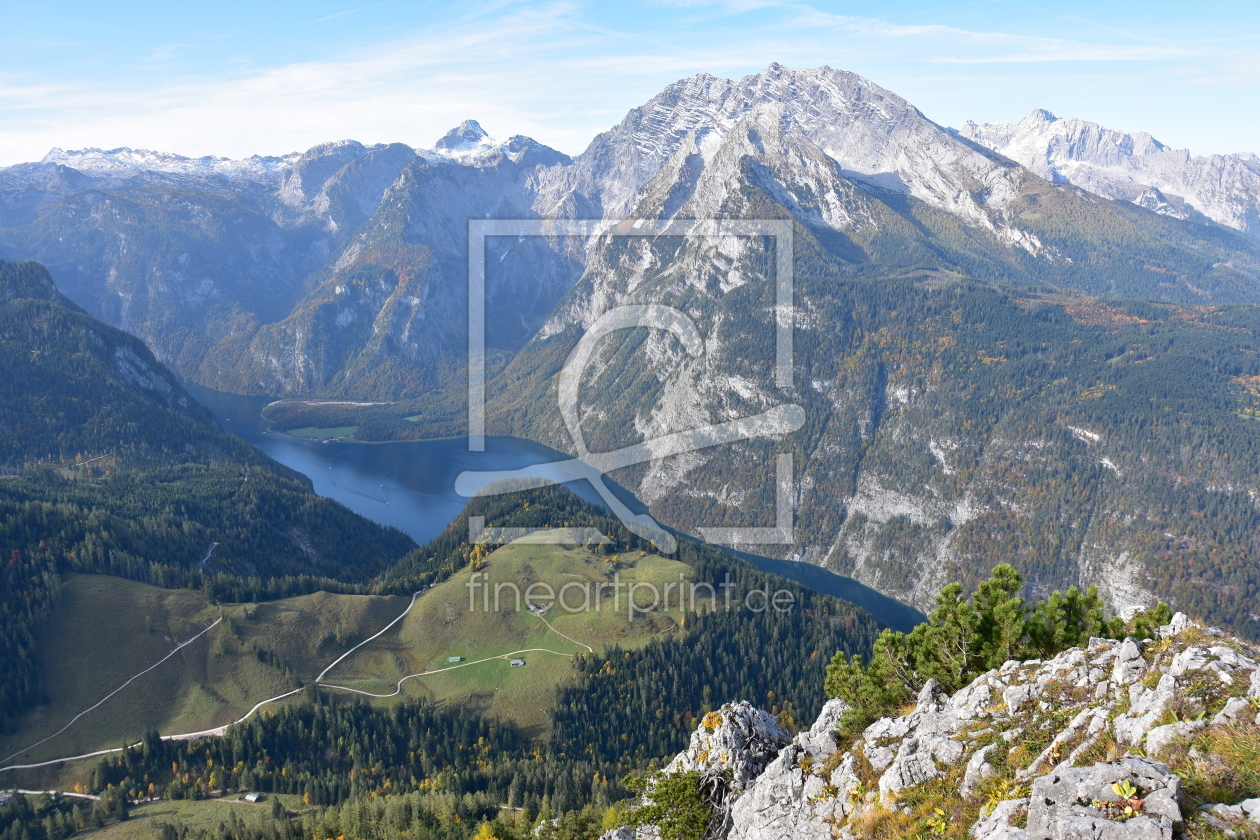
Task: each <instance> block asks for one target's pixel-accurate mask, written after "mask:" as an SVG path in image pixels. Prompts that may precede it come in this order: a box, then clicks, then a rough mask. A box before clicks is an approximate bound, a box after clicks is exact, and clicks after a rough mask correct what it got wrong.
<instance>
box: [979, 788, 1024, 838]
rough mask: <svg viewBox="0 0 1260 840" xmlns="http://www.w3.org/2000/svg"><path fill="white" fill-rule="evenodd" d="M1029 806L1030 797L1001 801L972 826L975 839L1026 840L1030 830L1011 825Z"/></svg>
mask: <svg viewBox="0 0 1260 840" xmlns="http://www.w3.org/2000/svg"><path fill="white" fill-rule="evenodd" d="M1027 808H1028V797H1024V798H1022V799H1008V800H1006V801H1005V802H999V803H998V804H997V807H995V808H994V809H993V811H992V812H991V813H989V814H988V815H987V816H984V817H981V818H980V819H979V820H977V821H976V824H975V825H973V826H972V827H971V836H972V837H974V838H975V840H1024V838H1026V837H1027V836H1028V832H1027V831H1025V830H1024V829H1022V828H1016V827H1015V826H1013V825H1011V820H1012V819H1014V818H1015V817H1017V816H1018V815H1019V814H1021V813H1023V812H1024V811H1025V810H1026V809H1027Z"/></svg>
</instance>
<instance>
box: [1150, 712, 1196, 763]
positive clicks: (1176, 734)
mask: <svg viewBox="0 0 1260 840" xmlns="http://www.w3.org/2000/svg"><path fill="white" fill-rule="evenodd" d="M1205 728H1207V723H1205V722H1204V721H1201V720H1183V721H1181V722H1180V723H1170V724H1168V725H1166V726H1157V727H1155V728H1154V729H1152V730H1151V731H1149V732H1147V733H1146V754H1147V755H1149V756H1152V757H1157V756H1158V755H1159V754H1160V753H1162V752H1163V751H1164V750H1166V749H1168V747H1169V746H1170V745H1171V744H1173V743H1175V742H1176V741H1182V740H1185V739H1187V738H1189V737H1190V736H1192V735H1194V733H1196V732H1198V731H1199V730H1200V729H1205Z"/></svg>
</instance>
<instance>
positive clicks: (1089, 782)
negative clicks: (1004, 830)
mask: <svg viewBox="0 0 1260 840" xmlns="http://www.w3.org/2000/svg"><path fill="white" fill-rule="evenodd" d="M1126 781H1127V782H1129V783H1130V784H1132V785H1133V786H1134V787H1136V788H1137V790H1138V796H1139V797H1141V798H1142V799H1143V800H1144V806H1145V807H1143V808H1142V810H1141V813H1140V814H1139V815H1138V816H1136V817H1133V818H1131V819H1128V820H1124V821H1118V820H1113V819H1110V818H1109V817H1108V814H1107V813H1106V812H1105V811H1104V810H1103V809H1101V808H1098V807H1095V806H1094V804H1093V803H1095V802H1113V801H1116V800H1118V799H1119V797H1118V796H1117V795H1116V792H1115V790H1114V789H1113V788H1112V785H1114V784H1117V783H1120V782H1126ZM1180 801H1181V779H1180V778H1178V777H1177V776H1175V775H1173V774H1171V773H1169V772H1168V767H1167V765H1164V764H1160V763H1159V762H1157V761H1153V760H1151V759H1147V758H1124V759H1121V760H1119V761H1114V762H1110V763H1106V764H1095V765H1093V766H1092V767H1079V768H1073V769H1070V770H1065V771H1063V772H1060V773H1050V774H1047V775H1045V776H1042V777H1041V778H1039V779H1037V780H1036V781H1034V782H1033V786H1032V793H1031V795H1030V797H1029V808H1028V834H1027V837H1028V840H1076V839H1077V838H1080V839H1081V840H1084V838H1092V840H1172V836H1173V835H1172V830H1173V824H1174V823H1176V822H1180V821H1181V809H1180Z"/></svg>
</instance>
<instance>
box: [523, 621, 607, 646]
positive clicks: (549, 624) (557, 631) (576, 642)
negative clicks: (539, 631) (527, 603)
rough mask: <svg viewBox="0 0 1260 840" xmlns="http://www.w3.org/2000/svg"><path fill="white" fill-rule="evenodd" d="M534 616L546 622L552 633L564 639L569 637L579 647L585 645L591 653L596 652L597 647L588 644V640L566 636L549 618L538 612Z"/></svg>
mask: <svg viewBox="0 0 1260 840" xmlns="http://www.w3.org/2000/svg"><path fill="white" fill-rule="evenodd" d="M534 618H537V619H538V620H539V621H541V622H542V623H543V624H546V625H547V629H548V630H550V631H551V632H552V633H555V634H556V635H557V636H559V637H560V638H562V639H568V640H569V641H570V642H573V644H575V645H578V646H579V647H584V648H586V650H587V651H588V652H590V653H594V652H595V648H593V647H591V646H590V645H588V644H587V643H586V642H579V641H578V640H577V639H575V638H573V637H572V636H566V635H564V634H563V633H561V632H560V631H559V630H557V629H556V628H554V627H552V626H551V622H550V621H548V620H547V619H545V618H543V617H542V616H541V615H538V614H537V613H535V614H534Z"/></svg>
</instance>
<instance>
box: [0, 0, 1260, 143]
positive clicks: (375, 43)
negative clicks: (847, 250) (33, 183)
mask: <svg viewBox="0 0 1260 840" xmlns="http://www.w3.org/2000/svg"><path fill="white" fill-rule="evenodd" d="M771 61H779V62H781V63H783V64H786V65H787V66H789V67H814V66H818V65H821V64H827V65H830V66H832V67H837V68H843V69H846V70H852V71H854V72H856V73H860V74H861V75H863V76H866V77H867V78H869V79H871V80H872V81H874V82H876V83H877V84H880V85H882V86H884V87H886V88H889V89H891V90H893V91H895V92H897V93H899V94H901V95H902V96H904V97H905V98H906V99H908V100H910V101H911V102H912V103H914V104H915V105H917V106H918V107H919V109H920V110H922V111H923V112H924V113H925V114H927V115H928V116H929V117H931V118H932V119H934V120H936V121H937V122H940V123H943V124H946V125H960V124H961V123H963V122H964V121H966V120H967V119H973V120H976V121H977V122H1005V121H1012V120H1017V119H1019V118H1020V117H1022V116H1024V115H1026V114H1027V113H1028V112H1029V111H1031V110H1032V109H1033V108H1039V107H1040V108H1048V109H1049V110H1051V111H1053V112H1055V113H1056V114H1059V115H1060V116H1079V117H1084V118H1087V119H1091V120H1095V121H1098V122H1101V123H1103V124H1105V125H1108V126H1110V127H1114V128H1121V129H1125V130H1130V131H1137V130H1147V131H1150V132H1151V133H1152V134H1154V135H1155V136H1156V137H1157V138H1158V139H1160V140H1162V141H1163V142H1165V143H1169V144H1171V145H1174V146H1177V147H1189V148H1190V149H1191V151H1192V152H1194V153H1196V154H1205V153H1211V152H1233V151H1241V150H1243V149H1257V148H1260V3H1254V2H1253V3H1230V2H1215V1H1214V0H1200V2H1196V3H1192V4H1187V3H1172V2H1163V1H1162V0H1148V2H1141V3H1137V2H1098V0H1094V2H1075V0H1059V2H1056V3H1053V4H1049V3H1046V4H1038V3H1024V2H1012V0H982V2H954V3H951V2H948V0H946V2H937V3H929V2H911V0H884V2H879V3H874V2H837V3H823V2H816V3H772V2H758V1H757V0H747V2H738V1H737V0H731V2H650V3H609V2H603V3H584V2H488V3H460V4H452V3H433V2H416V0H384V2H381V0H305V2H301V3H297V2H257V0H255V2H242V0H218V2H215V3H196V2H188V3H171V2H169V0H166V1H165V2H161V3H148V2H131V3H128V2H114V3H108V4H104V3H100V2H91V3H89V2H60V3H59V2H55V1H54V2H46V3H42V4H40V3H22V4H18V3H16V2H14V0H3V2H2V3H0V165H4V164H11V163H16V162H18V161H24V160H35V159H38V158H40V157H42V156H43V154H44V153H45V152H46V151H47V150H48V149H49V148H50V147H52V146H61V147H63V148H81V147H84V146H98V147H102V148H111V147H114V146H122V145H127V146H132V147H136V148H154V149H161V150H165V151H174V152H180V153H182V154H188V155H202V154H217V155H227V156H233V157H239V156H244V155H248V154H254V153H261V154H282V153H285V152H289V151H294V150H302V149H305V148H308V147H309V146H311V145H314V144H315V143H318V142H322V141H326V140H334V139H341V138H345V137H352V138H355V139H358V140H361V141H363V142H385V141H401V142H405V143H409V144H411V145H418V146H428V145H431V144H432V142H433V141H434V140H435V139H436V138H437V137H439V136H440V135H441V134H442V133H444V132H445V131H446V130H447V129H448V128H450V127H451V126H452V125H454V124H456V123H458V122H459V121H460V120H462V119H464V118H468V117H472V118H475V119H478V120H480V121H481V122H482V124H483V125H484V126H485V127H486V129H487V130H488V131H489V132H490V133H491V134H493V135H495V136H500V137H506V136H508V135H510V134H527V135H530V136H532V137H535V138H537V139H539V140H541V141H543V142H546V143H549V144H551V145H553V146H555V147H557V148H559V149H562V150H563V151H566V152H571V153H576V152H579V151H581V150H582V149H583V148H584V147H585V146H586V144H587V143H588V142H589V140H590V138H591V137H593V136H594V135H595V134H596V133H598V132H599V131H602V130H604V129H606V128H608V127H609V126H611V125H613V124H615V123H616V122H617V121H619V120H620V119H621V117H622V116H623V115H624V113H625V112H626V111H627V110H628V109H629V108H632V107H634V106H635V105H639V104H642V103H643V102H645V101H646V100H648V99H649V98H651V97H652V96H653V95H654V94H655V93H657V92H658V91H659V90H660V89H661V88H662V87H664V86H665V85H666V84H668V83H669V82H671V81H674V80H676V79H679V78H683V77H686V76H690V75H693V74H695V73H699V72H701V71H706V72H709V73H712V74H714V75H718V76H727V77H739V76H742V75H745V74H748V73H755V72H758V71H760V70H761V69H763V68H764V67H765V66H766V65H767V64H769V63H770V62H771Z"/></svg>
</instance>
